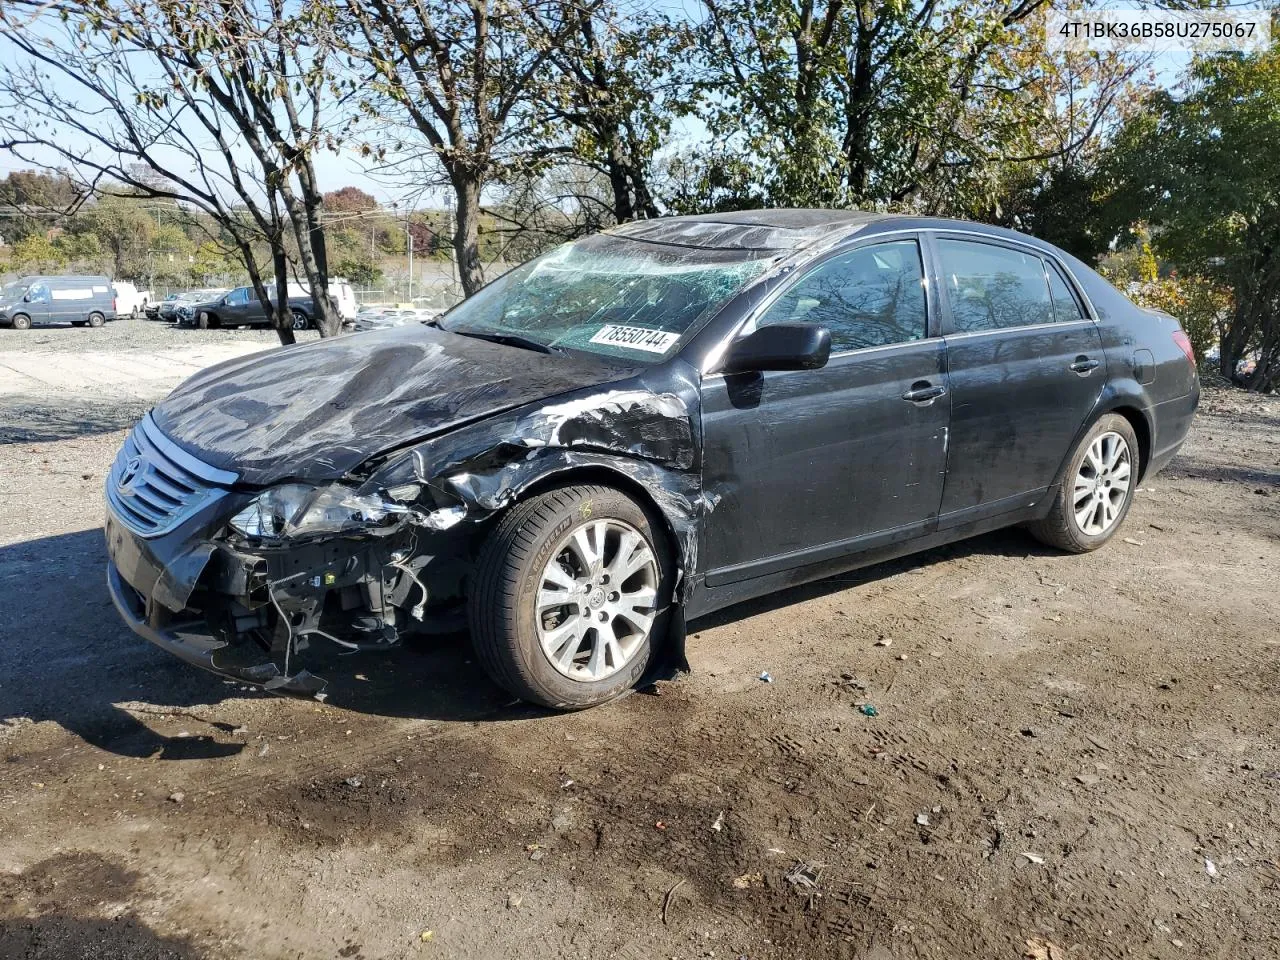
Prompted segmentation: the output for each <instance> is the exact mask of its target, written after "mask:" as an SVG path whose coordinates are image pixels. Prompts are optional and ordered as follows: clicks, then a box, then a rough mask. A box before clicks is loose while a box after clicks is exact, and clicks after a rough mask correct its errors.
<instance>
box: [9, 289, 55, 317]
mask: <svg viewBox="0 0 1280 960" xmlns="http://www.w3.org/2000/svg"><path fill="white" fill-rule="evenodd" d="M52 306H53V294H52V292H51V290H50V288H49V284H47V283H44V282H43V281H42V282H39V283H33V284H32V285H31V286H30V287H28V288H27V300H26V302H24V303H22V304H21V305H20V306H18V308H17V309H15V310H14V311H13V312H14V313H25V314H26V315H27V316H29V317H30V318H31V322H32V323H33V324H37V323H48V322H49V321H50V320H55V319H58V318H57V317H55V316H54V315H53V310H52Z"/></svg>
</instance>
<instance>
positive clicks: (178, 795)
mask: <svg viewBox="0 0 1280 960" xmlns="http://www.w3.org/2000/svg"><path fill="white" fill-rule="evenodd" d="M185 799H187V795H186V794H185V793H183V792H182V791H181V790H175V791H173V793H171V794H169V802H170V803H181V802H182V801H183V800H185Z"/></svg>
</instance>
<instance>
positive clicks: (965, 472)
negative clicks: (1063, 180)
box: [935, 234, 1107, 525]
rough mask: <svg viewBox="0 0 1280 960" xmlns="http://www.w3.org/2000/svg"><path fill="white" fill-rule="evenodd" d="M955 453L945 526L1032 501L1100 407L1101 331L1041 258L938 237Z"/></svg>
mask: <svg viewBox="0 0 1280 960" xmlns="http://www.w3.org/2000/svg"><path fill="white" fill-rule="evenodd" d="M935 244H936V249H937V256H938V265H939V273H940V274H941V281H942V282H941V286H942V288H943V297H944V302H945V305H946V308H947V310H948V316H947V332H946V342H947V358H948V369H949V372H950V381H951V383H950V387H951V444H950V453H949V459H948V463H947V484H946V491H945V492H944V494H943V498H942V517H941V522H942V524H943V525H946V524H949V523H962V522H965V521H966V520H971V519H979V518H982V517H987V516H997V515H999V514H1001V513H1006V512H1010V511H1013V510H1019V509H1022V508H1024V507H1029V506H1032V505H1034V504H1035V503H1037V502H1039V500H1040V498H1041V497H1043V495H1044V494H1045V491H1046V490H1047V488H1048V487H1049V486H1050V485H1051V484H1052V483H1053V482H1054V479H1055V477H1056V474H1057V472H1058V469H1059V467H1060V466H1061V465H1062V462H1063V461H1064V460H1065V459H1066V456H1067V453H1068V451H1069V450H1070V448H1071V444H1072V442H1073V441H1074V440H1075V437H1076V435H1077V433H1078V432H1079V430H1080V427H1081V426H1082V425H1083V423H1084V421H1085V418H1086V417H1087V416H1088V415H1089V412H1090V411H1091V410H1092V409H1093V407H1094V405H1095V404H1096V403H1097V400H1098V396H1099V395H1100V394H1101V392H1102V387H1103V384H1104V382H1105V380H1106V369H1107V368H1106V358H1105V357H1104V355H1103V352H1102V338H1101V337H1100V336H1099V334H1098V329H1097V326H1096V325H1095V324H1094V322H1093V321H1092V320H1090V319H1089V318H1088V317H1087V315H1086V314H1085V312H1084V310H1083V308H1082V304H1081V303H1080V301H1079V300H1078V298H1077V296H1076V294H1075V293H1073V292H1072V290H1071V288H1070V285H1069V284H1068V283H1067V281H1066V280H1065V278H1064V277H1063V275H1062V274H1061V272H1060V271H1059V269H1058V267H1057V266H1056V265H1055V264H1054V263H1053V262H1052V260H1051V259H1049V258H1046V257H1043V256H1042V255H1041V254H1040V253H1039V252H1038V251H1036V250H1034V249H1032V248H1029V247H1022V246H1020V245H1010V244H1004V243H1000V242H989V241H987V240H977V239H968V238H965V239H961V238H959V237H948V236H946V235H945V234H940V235H938V236H937V237H936V239H935Z"/></svg>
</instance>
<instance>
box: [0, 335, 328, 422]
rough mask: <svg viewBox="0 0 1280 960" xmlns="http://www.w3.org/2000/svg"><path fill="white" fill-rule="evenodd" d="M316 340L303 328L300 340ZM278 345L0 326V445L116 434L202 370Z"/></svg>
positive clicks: (253, 339)
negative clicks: (17, 328) (214, 364)
mask: <svg viewBox="0 0 1280 960" xmlns="http://www.w3.org/2000/svg"><path fill="white" fill-rule="evenodd" d="M315 339H319V334H318V333H314V332H311V331H303V332H301V333H300V334H299V340H301V341H303V342H305V341H308V340H315ZM278 346H280V338H279V337H277V336H276V334H275V333H274V332H273V331H270V330H197V329H195V328H192V327H176V326H173V325H172V324H168V323H160V322H157V321H148V320H142V319H139V320H117V321H114V322H112V323H108V324H107V325H106V326H104V327H100V328H98V329H96V330H94V329H92V328H91V327H73V326H71V325H69V324H67V325H63V326H59V327H36V328H34V329H31V330H10V329H7V328H0V442H28V441H44V440H61V439H65V438H68V437H73V436H81V435H84V434H95V433H102V432H104V431H108V430H119V429H122V428H124V427H127V426H131V425H132V424H133V423H135V422H136V421H137V420H138V419H139V418H140V417H141V416H142V415H143V414H144V413H145V412H146V411H147V410H148V409H149V408H150V407H151V406H152V405H154V404H155V402H156V401H157V400H159V399H161V398H162V397H163V396H164V395H165V394H167V393H168V392H169V391H170V390H172V389H173V388H174V387H175V386H177V385H178V384H179V383H181V382H182V381H183V380H185V379H186V378H187V377H189V376H191V375H192V374H193V373H195V372H196V371H197V370H199V369H201V368H202V367H205V366H208V365H210V364H212V363H218V362H220V361H222V360H227V359H230V358H231V357H234V356H239V355H243V354H245V353H250V352H253V351H256V350H270V349H273V348H275V347H278Z"/></svg>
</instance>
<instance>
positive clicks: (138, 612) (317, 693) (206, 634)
mask: <svg viewBox="0 0 1280 960" xmlns="http://www.w3.org/2000/svg"><path fill="white" fill-rule="evenodd" d="M107 591H108V592H109V593H110V594H111V602H112V603H114V604H115V607H116V611H117V612H118V613H119V614H120V617H121V619H123V620H124V622H125V624H127V625H128V627H129V629H130V630H132V631H133V632H134V633H136V634H137V635H138V636H140V637H142V638H143V639H144V640H149V641H151V642H152V643H154V644H155V645H156V646H157V647H159V648H160V649H161V650H164V651H166V652H168V653H171V654H173V655H174V656H175V657H177V658H179V659H180V660H185V661H186V662H187V663H190V664H192V665H193V666H197V667H200V668H202V669H204V670H208V671H209V672H210V673H216V674H218V675H219V676H222V677H227V678H228V679H231V680H239V681H241V682H242V683H251V684H257V685H259V686H262V687H264V688H266V689H267V690H272V691H275V692H277V693H293V694H298V695H300V696H309V697H316V698H318V699H324V691H325V686H326V682H325V681H324V680H323V679H321V678H320V677H317V676H315V675H313V674H311V673H309V672H307V671H306V670H299V671H297V672H296V673H294V674H292V675H290V674H288V673H286V672H285V671H287V670H288V664H287V662H286V664H285V665H284V666H283V667H282V666H281V664H279V663H277V662H276V661H275V660H273V659H271V658H270V657H269V656H267V657H258V656H253V654H252V651H251V650H246V648H245V647H244V646H233V645H232V644H231V642H230V641H227V640H220V639H218V638H217V637H215V636H214V635H213V633H212V631H211V630H210V629H209V625H208V624H207V623H206V622H204V621H200V620H197V621H191V620H188V621H185V622H169V623H168V624H167V625H165V626H158V625H156V624H157V623H164V622H165V621H166V620H169V619H170V618H167V617H164V616H163V615H161V616H159V617H156V616H154V615H153V616H149V615H148V613H147V602H146V600H145V599H144V598H143V596H142V594H140V593H138V591H137V590H135V589H133V587H131V586H129V584H127V583H125V582H124V580H123V578H122V577H121V576H120V571H119V569H117V567H116V565H115V564H114V563H108V564H107ZM245 653H249V654H250V656H248V657H247V658H246V657H245Z"/></svg>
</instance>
